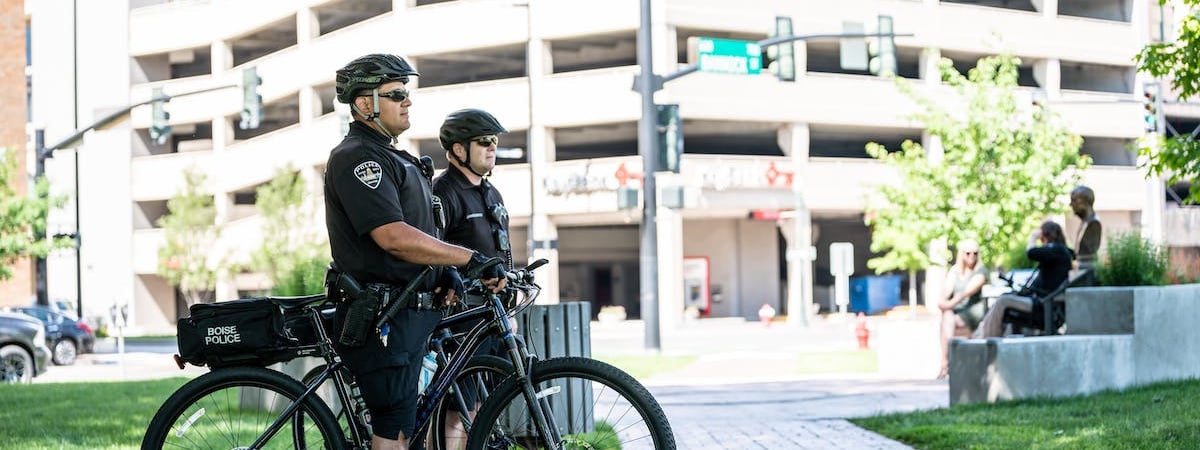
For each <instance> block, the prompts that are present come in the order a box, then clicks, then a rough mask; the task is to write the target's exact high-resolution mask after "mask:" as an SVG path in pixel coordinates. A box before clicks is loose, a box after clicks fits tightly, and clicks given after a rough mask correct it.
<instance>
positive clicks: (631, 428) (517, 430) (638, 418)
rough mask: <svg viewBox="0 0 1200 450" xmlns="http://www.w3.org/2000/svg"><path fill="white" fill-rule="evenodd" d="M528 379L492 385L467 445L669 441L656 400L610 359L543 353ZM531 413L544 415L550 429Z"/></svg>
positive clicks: (668, 447)
mask: <svg viewBox="0 0 1200 450" xmlns="http://www.w3.org/2000/svg"><path fill="white" fill-rule="evenodd" d="M529 383H530V384H531V385H532V386H531V387H532V390H531V391H527V389H526V387H527V386H528V385H527V384H526V383H525V382H524V380H520V379H518V378H516V377H512V378H509V379H508V380H507V381H505V382H504V383H503V384H501V385H500V386H499V387H497V388H496V390H495V391H494V392H492V395H491V396H490V397H489V398H488V400H487V401H486V402H484V404H483V407H482V408H481V410H480V411H479V415H478V416H477V417H476V419H475V426H473V427H472V428H471V434H470V439H469V440H468V443H467V448H468V449H471V450H484V449H488V450H491V449H544V448H563V449H589V450H600V449H621V450H632V449H656V450H673V449H674V448H675V436H674V435H673V434H672V432H671V424H670V423H669V422H668V421H667V416H666V414H664V413H663V411H662V407H661V406H659V404H658V402H657V401H655V400H654V397H653V396H651V395H650V392H649V391H647V390H646V388H645V387H643V386H642V385H641V383H638V382H637V380H635V379H633V377H631V376H629V374H626V373H625V372H622V371H621V370H620V369H617V368H616V367H613V366H610V365H608V364H605V363H603V362H600V361H596V360H593V359H587V358H575V357H568V358H554V359H548V360H545V361H539V362H537V363H535V364H534V365H533V368H532V370H531V375H530V379H529ZM527 399H528V400H527ZM528 405H536V406H535V407H536V408H538V409H540V413H539V411H534V410H532V409H530V407H529V406H528ZM535 416H542V417H545V418H546V419H547V422H548V425H549V434H550V435H551V436H546V434H547V433H543V432H542V431H541V430H542V428H541V427H540V426H539V425H538V424H537V423H535V422H536V421H535V420H534V417H535ZM552 442H556V443H557V444H558V445H549V443H552Z"/></svg>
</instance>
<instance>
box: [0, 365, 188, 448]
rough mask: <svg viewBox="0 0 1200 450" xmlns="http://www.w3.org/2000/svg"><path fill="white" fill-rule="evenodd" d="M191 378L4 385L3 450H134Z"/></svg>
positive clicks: (0, 399) (0, 402) (0, 395)
mask: <svg viewBox="0 0 1200 450" xmlns="http://www.w3.org/2000/svg"><path fill="white" fill-rule="evenodd" d="M187 381H188V379H187V378H170V379H165V380H155V381H131V382H117V383H49V384H32V385H9V384H0V436H3V437H4V438H3V439H0V449H23V450H24V449H134V448H138V446H140V445H141V442H142V435H143V434H144V433H145V432H146V425H147V424H148V423H150V418H151V417H152V416H154V413H155V411H158V407H159V406H160V405H162V403H163V402H164V401H166V399H167V397H169V396H170V395H171V393H172V392H174V391H175V389H178V388H179V386H182V385H183V383H186V382H187Z"/></svg>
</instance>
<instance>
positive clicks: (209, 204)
mask: <svg viewBox="0 0 1200 450" xmlns="http://www.w3.org/2000/svg"><path fill="white" fill-rule="evenodd" d="M183 176H184V187H183V191H182V192H179V193H177V194H176V195H175V196H174V197H172V198H171V199H170V200H168V201H167V210H168V212H167V215H165V216H163V217H162V218H160V219H158V226H160V227H162V228H163V231H164V234H165V239H166V242H165V243H164V244H163V246H162V248H160V249H158V273H159V275H162V276H163V278H166V279H167V282H169V283H171V285H172V286H175V287H176V288H178V289H179V290H180V292H182V293H183V296H184V298H185V299H186V301H187V304H188V305H189V306H190V305H194V304H196V303H202V302H203V303H207V302H212V301H213V294H214V292H215V290H216V286H217V275H218V273H219V272H220V270H221V267H222V264H223V263H224V258H222V257H220V256H217V255H214V254H213V249H214V248H215V247H216V243H217V240H218V239H219V238H220V235H221V228H220V227H219V226H217V224H216V218H217V210H216V207H215V206H214V203H213V196H212V194H208V193H206V192H204V190H203V188H204V180H205V176H204V174H201V173H199V172H196V171H195V170H191V169H188V170H185V171H184V173H183Z"/></svg>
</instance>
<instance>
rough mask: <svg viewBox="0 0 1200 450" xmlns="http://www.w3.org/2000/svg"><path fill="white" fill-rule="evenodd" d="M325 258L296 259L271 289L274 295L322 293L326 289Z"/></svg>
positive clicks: (327, 262) (326, 262)
mask: <svg viewBox="0 0 1200 450" xmlns="http://www.w3.org/2000/svg"><path fill="white" fill-rule="evenodd" d="M328 264H329V261H328V260H326V259H325V258H320V257H317V258H310V259H303V260H299V261H296V263H295V265H293V266H292V267H291V269H290V270H288V271H287V272H286V274H285V276H284V277H283V279H281V280H279V282H278V283H276V284H275V287H274V288H273V289H271V293H272V294H273V295H282V296H295V295H312V294H320V293H321V292H322V291H324V290H325V267H326V265H328Z"/></svg>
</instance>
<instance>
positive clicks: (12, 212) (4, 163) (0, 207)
mask: <svg viewBox="0 0 1200 450" xmlns="http://www.w3.org/2000/svg"><path fill="white" fill-rule="evenodd" d="M15 156H16V153H15V152H13V151H12V150H11V149H7V148H6V149H4V150H3V151H0V280H7V279H9V278H12V276H13V271H12V265H13V264H15V263H16V262H17V259H19V258H22V257H27V256H37V257H45V256H46V254H48V253H50V251H51V250H54V249H58V248H66V247H70V246H71V245H72V241H71V240H70V239H45V238H42V237H40V236H45V235H46V216H47V215H48V214H49V212H50V209H52V208H57V207H59V206H62V205H63V203H64V202H65V201H66V198H64V197H59V196H55V197H51V196H50V195H49V193H50V185H49V183H47V182H46V179H45V178H39V179H37V180H36V182H35V183H34V185H33V191H34V192H33V195H26V194H24V193H22V192H20V190H18V189H16V187H15V184H14V183H23V182H25V179H24V177H19V178H17V179H15V180H14V179H13V176H14V175H15V174H16V173H17V160H16V157H15Z"/></svg>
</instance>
